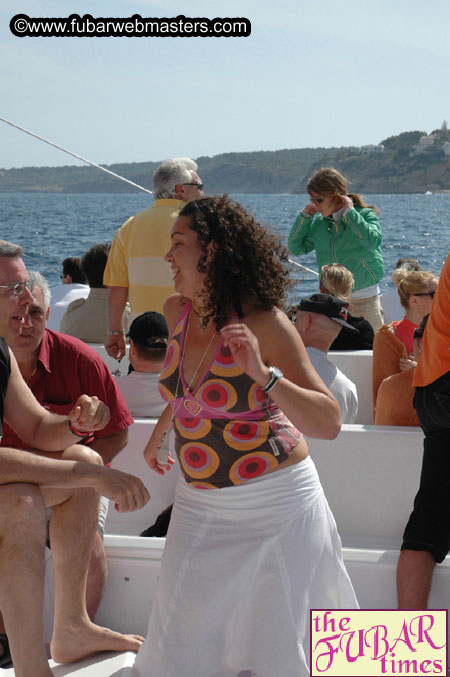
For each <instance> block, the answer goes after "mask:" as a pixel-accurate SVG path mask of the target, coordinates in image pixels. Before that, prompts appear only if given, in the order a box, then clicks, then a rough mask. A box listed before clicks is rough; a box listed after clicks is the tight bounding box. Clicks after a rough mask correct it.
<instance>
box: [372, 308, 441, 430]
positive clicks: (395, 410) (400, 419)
mask: <svg viewBox="0 0 450 677" xmlns="http://www.w3.org/2000/svg"><path fill="white" fill-rule="evenodd" d="M428 317H429V315H425V317H424V318H423V319H422V322H421V323H420V324H419V326H418V327H416V329H414V345H413V347H414V360H415V362H417V360H418V359H419V356H420V353H421V352H422V338H423V333H424V331H425V327H426V324H427V320H428ZM414 369H415V367H413V368H412V369H405V370H403V371H400V372H399V373H398V374H391V376H388V377H387V378H385V379H384V380H383V381H382V382H381V385H380V387H379V388H378V395H377V406H376V409H375V425H401V426H420V423H419V419H418V418H417V413H416V410H415V409H414V404H413V399H414V388H413V379H414Z"/></svg>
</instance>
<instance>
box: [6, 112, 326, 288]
mask: <svg viewBox="0 0 450 677" xmlns="http://www.w3.org/2000/svg"><path fill="white" fill-rule="evenodd" d="M0 120H1V121H2V122H6V124H7V125H11V127H15V128H16V129H20V131H21V132H25V134H29V135H30V136H34V138H35V139H39V141H44V142H45V143H48V144H49V146H53V147H54V148H57V149H58V150H62V151H63V153H67V154H68V155H72V157H74V158H77V159H78V160H81V161H82V162H86V164H88V165H91V167H95V168H96V169H101V170H102V172H106V174H110V175H111V176H114V177H115V178H116V179H120V181H125V183H129V184H130V186H134V187H135V188H139V190H143V191H144V192H145V193H150V195H151V194H152V191H151V190H148V189H147V188H144V187H143V186H140V185H139V184H138V183H134V182H133V181H129V180H128V179H126V178H125V177H123V176H120V174H115V173H114V172H111V171H110V170H109V169H105V167H102V166H101V165H97V164H96V163H95V162H91V161H90V160H87V159H86V158H84V157H82V156H81V155H77V154H76V153H72V151H71V150H67V148H63V147H62V146H58V144H56V143H53V141H49V140H48V139H44V137H43V136H39V134H35V133H34V132H30V131H29V130H28V129H25V127H21V126H20V125H17V124H15V123H14V122H11V121H10V120H7V119H6V118H4V117H2V116H1V115H0ZM28 258H29V259H32V257H31V256H28ZM34 260H35V261H37V259H34ZM289 262H290V263H292V264H293V265H294V266H298V267H299V268H302V269H303V270H306V271H307V272H308V273H312V274H313V275H316V276H317V277H319V273H317V272H316V271H315V270H311V268H307V267H306V266H304V265H302V264H301V263H297V261H293V260H292V259H289Z"/></svg>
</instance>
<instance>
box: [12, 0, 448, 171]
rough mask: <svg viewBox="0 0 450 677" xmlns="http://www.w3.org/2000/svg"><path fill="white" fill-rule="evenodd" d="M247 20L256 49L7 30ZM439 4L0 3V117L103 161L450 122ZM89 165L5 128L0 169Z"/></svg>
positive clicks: (342, 137) (402, 0)
mask: <svg viewBox="0 0 450 677" xmlns="http://www.w3.org/2000/svg"><path fill="white" fill-rule="evenodd" d="M72 13H77V14H79V15H84V14H91V15H92V16H93V17H131V16H132V15H133V14H139V15H140V16H142V17H177V16H178V15H181V14H182V15H184V16H186V17H207V18H210V19H212V18H214V17H246V18H247V19H249V21H250V22H251V27H252V30H251V35H250V36H249V37H240V38H238V37H235V38H215V37H208V38H201V37H197V38H181V37H177V38H169V37H167V38H155V37H146V38H138V37H132V38H127V37H121V38H115V37H108V38H87V37H86V38H84V37H83V38H76V37H73V38H70V37H66V38H60V37H58V38H57V37H48V38H35V37H22V38H20V37H16V36H14V35H13V34H12V33H11V31H10V27H9V25H10V21H11V18H12V17H13V16H15V15H17V14H25V15H27V16H29V17H68V16H69V15H70V14H72ZM449 83H450V2H449V1H448V0H341V1H340V2H336V1H335V0H315V1H314V2H312V0H226V2H225V1H222V0H184V2H178V1H175V0H160V2H151V1H149V0H90V1H87V0H76V2H72V3H70V2H67V0H2V2H1V5H0V116H1V117H3V118H6V119H8V120H11V121H12V122H14V123H16V124H18V125H20V126H23V127H25V128H26V129H29V130H30V131H33V132H35V133H37V134H39V135H40V136H43V137H45V138H48V139H50V140H51V141H53V142H54V143H57V144H58V145H61V146H64V147H66V148H68V149H70V150H72V151H73V152H75V153H77V154H79V155H81V156H83V157H86V158H88V159H89V160H91V161H92V162H96V163H99V164H112V163H116V162H145V161H150V160H151V161H159V160H162V159H163V158H166V157H181V156H188V157H192V158H198V157H200V156H205V155H206V156H213V155H217V154H219V153H225V152H242V151H257V150H278V149H283V148H306V147H318V146H323V147H331V146H349V145H352V146H361V145H364V144H376V143H380V142H381V141H382V140H383V139H385V138H387V137H389V136H393V135H396V134H399V133H401V132H403V131H412V130H423V131H425V132H427V133H430V132H431V131H433V130H434V129H436V128H439V127H440V126H441V125H442V122H443V121H444V120H447V121H448V122H449V124H450V86H449ZM67 164H82V163H81V162H79V161H76V160H74V159H73V158H70V157H69V156H67V155H66V154H64V153H62V152H61V151H59V150H56V149H54V148H51V147H50V146H48V145H46V144H44V143H42V142H40V141H37V140H35V139H34V138H32V137H30V136H28V135H26V134H24V133H22V132H20V131H18V130H16V129H13V128H11V127H10V126H9V125H6V124H5V123H3V122H1V121H0V167H2V168H5V169H9V168H12V167H23V166H60V165H67Z"/></svg>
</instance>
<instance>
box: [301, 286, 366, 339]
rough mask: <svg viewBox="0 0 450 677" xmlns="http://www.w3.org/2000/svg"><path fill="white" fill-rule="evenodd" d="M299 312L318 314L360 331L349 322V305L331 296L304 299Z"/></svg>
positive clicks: (320, 295) (323, 295) (316, 295)
mask: <svg viewBox="0 0 450 677" xmlns="http://www.w3.org/2000/svg"><path fill="white" fill-rule="evenodd" d="M298 310H304V311H305V312H307V313H317V314H318V315H326V317H329V318H330V320H333V322H337V323H338V324H341V325H342V326H343V327H347V329H351V330H352V331H358V330H357V329H356V328H355V327H352V325H351V324H349V323H348V322H347V315H348V303H346V302H345V301H342V300H341V299H338V298H337V297H336V296H332V295H331V294H313V295H312V296H309V297H307V298H305V299H302V300H301V301H300V304H299V306H298Z"/></svg>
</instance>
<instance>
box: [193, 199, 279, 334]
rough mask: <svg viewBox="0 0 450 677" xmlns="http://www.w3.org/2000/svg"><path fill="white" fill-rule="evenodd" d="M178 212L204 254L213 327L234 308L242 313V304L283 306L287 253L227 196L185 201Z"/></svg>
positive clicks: (200, 266)
mask: <svg viewBox="0 0 450 677" xmlns="http://www.w3.org/2000/svg"><path fill="white" fill-rule="evenodd" d="M180 216H186V217H189V218H190V220H191V223H190V227H191V228H192V230H194V231H195V232H196V233H197V237H198V243H199V246H200V248H201V250H202V252H203V255H202V256H201V257H200V260H199V262H198V270H199V272H202V273H206V278H205V298H204V307H205V310H206V311H207V317H208V318H211V317H212V318H214V322H215V323H216V326H217V328H218V329H220V328H221V327H223V326H224V325H225V324H226V322H227V320H228V318H229V316H230V313H231V311H232V310H233V309H235V310H236V312H237V313H238V315H239V316H240V317H242V315H243V313H242V303H250V304H253V305H258V306H260V307H261V308H262V309H264V310H270V309H271V308H273V307H278V308H283V307H284V296H285V292H286V290H287V287H288V286H290V284H291V282H290V279H289V270H288V267H287V262H288V252H287V250H286V248H285V247H283V246H282V245H281V243H280V241H279V240H278V238H277V237H276V236H275V235H272V234H271V233H269V232H268V231H267V230H266V229H265V228H264V227H263V226H261V225H260V224H259V223H258V222H257V221H256V220H255V219H254V218H253V216H251V215H250V214H248V213H247V211H246V210H245V208H244V207H243V206H242V205H241V204H239V203H238V202H234V201H233V200H231V199H230V198H229V197H228V195H223V196H217V197H207V198H203V199H202V200H196V201H194V202H189V203H188V204H187V205H186V206H185V207H184V208H183V209H182V210H181V212H180ZM211 242H212V243H213V250H212V253H211V251H208V248H207V247H208V245H209V243H211ZM210 250H211V248H210Z"/></svg>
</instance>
